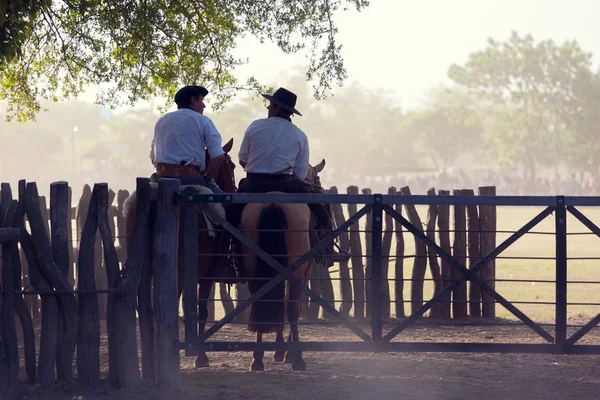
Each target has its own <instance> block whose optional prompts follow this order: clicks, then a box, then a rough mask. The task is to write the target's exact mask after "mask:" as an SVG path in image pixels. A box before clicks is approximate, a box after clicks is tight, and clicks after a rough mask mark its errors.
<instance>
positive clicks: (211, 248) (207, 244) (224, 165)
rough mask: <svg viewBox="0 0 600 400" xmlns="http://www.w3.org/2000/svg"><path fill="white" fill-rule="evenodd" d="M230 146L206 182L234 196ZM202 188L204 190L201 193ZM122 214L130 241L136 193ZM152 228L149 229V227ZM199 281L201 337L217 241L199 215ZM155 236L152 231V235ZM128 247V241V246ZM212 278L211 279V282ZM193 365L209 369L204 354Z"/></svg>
mask: <svg viewBox="0 0 600 400" xmlns="http://www.w3.org/2000/svg"><path fill="white" fill-rule="evenodd" d="M232 147H233V139H231V140H230V141H229V142H228V143H227V144H226V145H225V146H223V151H224V152H225V154H226V155H227V156H226V157H225V158H224V159H220V160H211V161H210V162H209V168H208V172H207V174H206V177H207V179H208V180H209V181H211V180H213V179H214V181H215V182H216V183H217V185H219V187H220V188H221V190H223V191H224V192H225V193H233V192H235V177H234V174H233V170H234V168H235V165H234V164H233V162H232V161H231V158H230V157H229V155H228V153H229V151H231V148H232ZM204 189H205V188H203V190H204ZM151 201H152V202H153V203H155V202H156V191H155V190H153V191H152V197H151ZM215 206H216V207H221V206H220V205H215ZM124 213H125V231H126V237H127V238H129V237H131V235H132V232H133V227H134V225H135V217H136V215H135V213H136V197H135V192H134V193H133V194H132V195H131V196H130V198H128V199H127V201H126V204H125V206H124ZM182 217H183V208H182V209H181V214H180V222H179V241H178V242H179V250H178V266H177V278H178V279H177V280H178V283H177V285H178V288H177V289H178V295H179V297H181V294H182V292H183V279H184V270H183V259H184V257H183V255H184V249H183V232H184V223H183V219H182ZM151 229H152V228H151ZM198 230H199V232H198V251H199V255H198V278H199V288H198V330H199V332H200V334H202V333H204V327H205V325H206V320H207V318H208V298H209V295H210V291H211V289H212V286H213V284H214V283H215V281H219V279H217V278H218V277H217V276H214V275H213V271H211V267H212V266H213V261H214V260H213V254H216V253H217V245H218V243H217V240H215V239H214V238H213V237H211V236H210V235H209V233H208V230H207V224H206V220H205V219H204V217H203V215H202V213H200V215H199V219H198ZM153 234H154V233H153V232H152V235H153ZM127 245H129V241H128V243H127ZM148 268H149V270H150V271H151V268H152V264H151V263H149V264H148ZM213 278H214V279H213ZM195 366H196V367H197V368H200V367H208V366H209V360H208V357H207V356H206V353H205V352H200V353H199V354H198V356H197V357H196V361H195Z"/></svg>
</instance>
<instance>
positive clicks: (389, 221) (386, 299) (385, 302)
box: [381, 186, 396, 319]
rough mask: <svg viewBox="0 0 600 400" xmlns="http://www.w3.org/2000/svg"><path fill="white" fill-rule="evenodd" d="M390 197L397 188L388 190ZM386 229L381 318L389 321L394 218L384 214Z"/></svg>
mask: <svg viewBox="0 0 600 400" xmlns="http://www.w3.org/2000/svg"><path fill="white" fill-rule="evenodd" d="M388 195H392V196H394V195H396V188H395V187H393V186H391V187H389V188H388ZM384 218H385V228H384V231H383V238H382V244H381V256H382V259H381V317H382V318H383V319H389V318H390V316H391V307H392V303H391V298H390V284H389V268H390V251H391V250H392V238H393V236H394V218H392V216H391V215H389V214H388V213H385V212H384Z"/></svg>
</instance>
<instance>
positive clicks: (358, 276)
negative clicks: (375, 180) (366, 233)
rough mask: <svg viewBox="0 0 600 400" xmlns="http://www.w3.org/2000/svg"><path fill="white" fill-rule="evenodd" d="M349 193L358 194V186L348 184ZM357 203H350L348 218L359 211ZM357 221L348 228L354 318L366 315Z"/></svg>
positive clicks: (363, 272)
mask: <svg viewBox="0 0 600 400" xmlns="http://www.w3.org/2000/svg"><path fill="white" fill-rule="evenodd" d="M346 191H347V193H348V194H358V187H357V186H348V188H347V190H346ZM357 211H358V209H357V207H356V204H348V218H351V217H352V216H353V215H355V214H356V213H357ZM359 222H360V221H357V222H356V223H355V224H354V225H352V226H351V227H350V229H348V231H349V232H350V252H351V253H352V256H351V258H350V260H351V261H352V283H353V286H354V318H357V319H363V318H364V317H365V271H364V267H363V262H362V257H363V255H362V244H361V242H360V228H359Z"/></svg>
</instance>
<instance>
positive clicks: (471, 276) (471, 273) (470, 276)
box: [383, 205, 555, 342]
mask: <svg viewBox="0 0 600 400" xmlns="http://www.w3.org/2000/svg"><path fill="white" fill-rule="evenodd" d="M384 209H385V211H386V212H387V213H388V214H390V215H391V216H392V217H393V218H394V219H395V220H397V221H398V222H400V224H402V226H404V227H405V228H406V229H407V230H408V231H409V232H410V233H412V234H413V235H414V236H416V237H417V238H418V239H419V240H421V241H422V242H424V243H425V244H426V245H427V246H429V247H430V248H431V249H433V250H434V251H435V252H436V253H437V254H438V255H439V256H440V257H441V258H442V259H444V260H445V261H447V262H448V263H450V265H452V266H453V267H454V268H456V269H458V271H459V272H460V273H461V274H462V275H463V276H461V277H459V278H457V279H456V280H454V281H453V282H452V283H450V284H449V285H448V286H446V287H445V288H444V289H442V290H441V291H440V292H438V293H436V294H435V296H433V297H432V298H431V300H429V301H428V302H427V303H425V304H424V305H423V306H422V307H421V308H419V309H418V310H417V311H415V312H414V313H413V314H412V315H411V316H409V317H408V318H407V319H405V320H404V321H403V323H402V324H400V325H398V326H396V327H395V328H394V329H392V330H391V331H390V332H388V334H387V335H385V337H384V338H383V340H384V341H390V340H392V339H393V338H394V337H395V336H396V335H398V334H399V333H400V332H402V331H403V330H404V329H405V328H406V327H408V326H409V325H411V324H412V323H413V322H414V321H416V320H417V319H418V318H420V317H422V316H423V314H425V313H426V312H427V311H428V310H429V309H430V308H431V306H432V305H433V304H434V303H435V302H438V301H440V300H441V298H442V297H443V296H444V294H446V293H448V292H450V291H452V290H454V289H455V288H456V287H457V286H458V285H460V284H462V283H464V282H466V281H467V280H470V281H471V282H473V283H476V284H477V285H479V287H481V289H482V290H485V291H487V292H488V293H489V294H490V296H491V297H492V298H494V299H495V300H496V301H498V303H500V304H502V305H503V306H504V307H505V308H506V309H507V310H509V311H510V312H511V313H513V314H514V315H515V316H516V317H517V318H519V319H520V320H521V321H523V322H524V323H525V324H526V325H527V326H529V327H530V328H531V329H533V330H534V331H535V332H536V333H537V334H539V335H540V336H541V337H543V338H544V339H545V340H546V341H548V342H554V337H553V336H552V335H550V334H549V333H548V332H546V330H544V329H543V328H542V327H541V326H540V325H538V324H537V323H535V322H534V321H533V320H531V319H530V318H529V317H528V316H527V315H525V314H524V313H523V312H521V311H520V310H519V309H518V308H517V307H515V306H514V305H513V304H512V303H510V302H509V301H508V300H506V299H505V298H504V297H502V296H501V295H500V294H498V293H497V292H496V291H495V290H494V289H492V288H491V287H490V286H488V285H487V284H486V283H485V282H483V281H482V280H481V279H479V278H478V277H477V275H476V272H477V271H478V270H479V269H481V268H483V267H484V266H485V265H486V264H487V263H488V262H489V261H490V260H492V259H494V258H496V257H497V256H498V255H499V254H500V253H502V252H503V251H504V250H506V249H507V248H508V247H509V246H510V245H512V244H513V243H514V242H516V241H517V240H518V239H519V238H520V237H521V236H523V235H524V234H526V233H527V232H528V231H529V230H531V229H532V228H533V227H535V226H536V225H537V224H539V223H540V222H541V221H543V220H544V219H545V218H546V217H547V216H548V215H550V214H551V213H552V212H553V211H554V209H555V207H554V206H549V207H547V208H546V209H544V210H543V211H542V212H540V213H539V214H538V215H537V216H535V217H534V218H533V219H532V220H531V221H529V222H528V223H527V224H525V225H524V226H523V227H522V228H521V229H519V230H518V231H517V232H515V233H514V234H512V235H511V236H510V237H509V238H508V239H506V240H505V241H504V242H503V243H502V244H500V245H499V246H498V247H496V248H495V249H494V250H493V251H492V252H491V253H490V254H488V255H487V256H486V257H484V258H483V259H481V260H480V261H478V262H477V263H476V264H475V265H473V267H472V268H471V269H470V270H469V269H467V268H466V267H465V266H464V265H462V264H461V263H460V262H458V261H456V260H455V259H454V258H453V257H452V256H451V255H450V254H448V253H446V252H445V251H444V250H443V249H442V248H441V247H439V246H438V245H437V244H436V243H435V242H434V241H432V240H431V239H429V238H428V237H427V236H425V235H424V234H423V233H422V232H421V231H420V230H418V229H416V228H415V227H414V226H413V225H412V224H411V223H410V222H409V221H408V220H406V219H405V218H404V217H403V216H402V215H400V214H399V213H398V212H396V211H395V210H394V209H393V208H392V207H390V206H389V205H384Z"/></svg>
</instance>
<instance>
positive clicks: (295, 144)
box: [239, 117, 309, 179]
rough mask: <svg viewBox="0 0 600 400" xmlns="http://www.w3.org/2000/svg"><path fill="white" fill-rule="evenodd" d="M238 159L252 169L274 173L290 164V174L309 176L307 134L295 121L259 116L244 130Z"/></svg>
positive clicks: (249, 170) (248, 168)
mask: <svg viewBox="0 0 600 400" xmlns="http://www.w3.org/2000/svg"><path fill="white" fill-rule="evenodd" d="M239 159H240V161H241V162H243V163H246V166H245V167H244V170H245V171H246V172H249V173H260V174H275V173H278V172H280V171H283V170H285V169H286V168H290V171H289V172H287V173H289V174H292V173H293V174H294V176H296V177H297V178H299V179H304V178H306V173H307V171H308V160H309V149H308V138H307V137H306V134H305V133H304V132H302V130H301V129H300V128H298V127H297V126H296V125H294V124H293V123H292V122H290V121H288V120H286V119H283V118H279V117H272V118H263V119H258V120H256V121H254V122H252V123H251V124H250V126H249V127H248V129H246V132H245V133H244V139H243V140H242V144H241V146H240V152H239Z"/></svg>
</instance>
